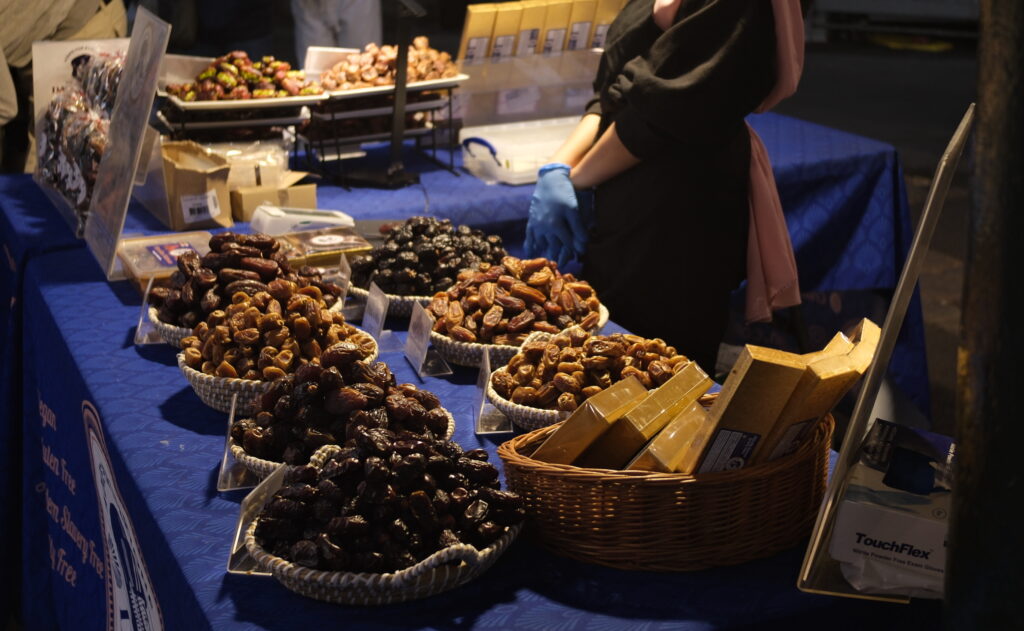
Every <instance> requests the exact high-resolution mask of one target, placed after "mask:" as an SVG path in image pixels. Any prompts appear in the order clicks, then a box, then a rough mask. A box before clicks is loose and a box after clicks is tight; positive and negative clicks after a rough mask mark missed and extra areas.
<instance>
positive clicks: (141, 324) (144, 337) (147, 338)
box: [133, 278, 164, 346]
mask: <svg viewBox="0 0 1024 631" xmlns="http://www.w3.org/2000/svg"><path fill="white" fill-rule="evenodd" d="M152 289H153V279H152V278H150V279H149V282H148V283H146V292H145V293H144V294H142V307H141V308H140V309H139V321H138V323H137V324H136V325H135V339H134V340H133V341H134V342H135V345H136V346H145V345H147V344H163V343H164V341H163V339H162V338H161V337H160V334H158V333H157V332H156V327H154V326H153V323H152V322H150V321H149V316H148V312H149V292H150V291H151V290H152Z"/></svg>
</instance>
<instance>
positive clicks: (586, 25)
mask: <svg viewBox="0 0 1024 631" xmlns="http://www.w3.org/2000/svg"><path fill="white" fill-rule="evenodd" d="M596 12H597V0H573V3H572V12H571V13H570V14H569V41H568V42H566V44H565V49H566V50H583V49H584V48H588V47H589V46H590V41H591V39H592V36H593V30H594V16H595V15H596Z"/></svg>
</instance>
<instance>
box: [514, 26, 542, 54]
mask: <svg viewBox="0 0 1024 631" xmlns="http://www.w3.org/2000/svg"><path fill="white" fill-rule="evenodd" d="M539 39H540V29H539V28H528V29H523V30H521V31H519V46H517V47H516V57H522V56H523V55H532V54H533V53H535V52H537V40H539Z"/></svg>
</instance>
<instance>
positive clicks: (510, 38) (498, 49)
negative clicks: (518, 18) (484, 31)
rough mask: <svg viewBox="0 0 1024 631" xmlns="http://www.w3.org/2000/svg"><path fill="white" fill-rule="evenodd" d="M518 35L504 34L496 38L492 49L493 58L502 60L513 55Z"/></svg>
mask: <svg viewBox="0 0 1024 631" xmlns="http://www.w3.org/2000/svg"><path fill="white" fill-rule="evenodd" d="M515 44H516V36H515V35H502V36H501V37H495V38H494V48H492V49H491V59H492V60H494V61H500V60H502V59H507V58H509V57H511V56H512V53H514V52H515Z"/></svg>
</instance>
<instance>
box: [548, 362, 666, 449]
mask: <svg viewBox="0 0 1024 631" xmlns="http://www.w3.org/2000/svg"><path fill="white" fill-rule="evenodd" d="M646 395H647V389H646V388H644V386H643V384H641V383H640V382H639V381H637V379H636V377H629V378H627V379H623V380H622V381H619V382H617V383H614V384H612V386H611V387H610V388H607V389H605V390H602V391H601V392H598V393H597V394H595V395H594V396H592V397H590V398H589V399H587V400H586V401H584V403H583V405H581V406H580V407H578V408H576V411H575V412H573V413H572V415H571V416H569V418H568V419H566V420H565V422H564V423H563V424H562V426H561V427H559V428H558V429H557V430H555V432H554V433H552V434H551V435H550V436H548V437H547V440H545V441H544V442H543V443H542V444H541V446H540V447H538V448H537V451H535V452H533V455H532V456H531V457H532V458H533V459H535V460H541V461H544V462H550V463H553V464H572V462H573V461H574V460H576V459H577V458H578V457H579V455H580V454H581V453H583V451H584V450H585V449H586V448H587V447H589V446H590V445H591V444H592V443H593V442H594V441H595V440H597V439H598V438H599V437H600V436H601V435H602V434H604V433H605V432H607V431H608V428H609V427H611V426H612V425H613V424H614V423H616V422H618V420H619V419H620V418H621V417H622V415H623V414H625V413H626V412H627V411H629V410H631V409H632V408H633V407H634V406H635V405H637V404H638V403H639V402H640V401H642V400H643V398H644V397H645V396H646Z"/></svg>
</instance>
